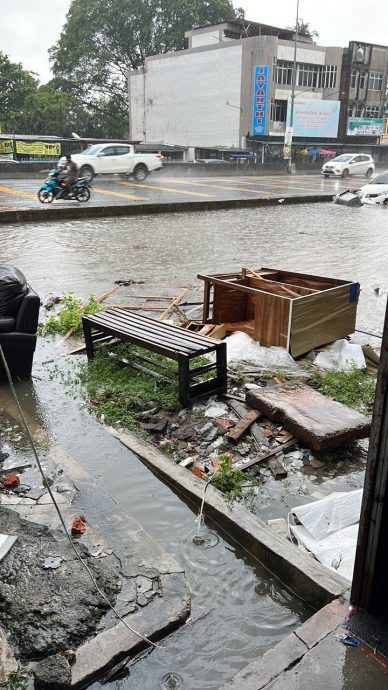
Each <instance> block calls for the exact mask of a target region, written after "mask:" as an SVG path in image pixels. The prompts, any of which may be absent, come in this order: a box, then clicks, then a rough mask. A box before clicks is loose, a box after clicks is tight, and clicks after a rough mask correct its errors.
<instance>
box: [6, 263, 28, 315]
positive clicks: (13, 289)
mask: <svg viewBox="0 0 388 690" xmlns="http://www.w3.org/2000/svg"><path fill="white" fill-rule="evenodd" d="M27 291H28V286H27V281H26V279H25V277H24V275H23V273H22V272H21V271H19V269H18V268H14V266H8V264H0V316H16V314H17V313H18V311H19V308H20V305H21V303H22V301H23V299H24V296H25V294H26V293H27Z"/></svg>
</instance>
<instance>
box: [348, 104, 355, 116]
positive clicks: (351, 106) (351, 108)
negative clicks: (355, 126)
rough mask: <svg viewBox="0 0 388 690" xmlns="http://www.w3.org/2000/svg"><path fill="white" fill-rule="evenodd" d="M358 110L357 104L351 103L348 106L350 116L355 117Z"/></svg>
mask: <svg viewBox="0 0 388 690" xmlns="http://www.w3.org/2000/svg"><path fill="white" fill-rule="evenodd" d="M355 112H356V106H355V105H349V106H348V117H354V115H355Z"/></svg>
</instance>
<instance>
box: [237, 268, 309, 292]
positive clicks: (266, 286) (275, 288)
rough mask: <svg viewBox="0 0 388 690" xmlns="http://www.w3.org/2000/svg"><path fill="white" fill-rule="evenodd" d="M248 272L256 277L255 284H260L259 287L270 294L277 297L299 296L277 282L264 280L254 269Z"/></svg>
mask: <svg viewBox="0 0 388 690" xmlns="http://www.w3.org/2000/svg"><path fill="white" fill-rule="evenodd" d="M247 270H248V271H249V272H250V273H251V274H252V275H253V276H254V277H255V282H256V283H258V287H262V288H263V290H268V292H273V293H274V294H276V295H285V296H291V297H298V294H297V293H296V292H293V291H292V290H290V289H289V288H286V287H283V286H282V285H280V284H279V283H277V282H275V281H270V280H267V279H266V278H263V277H262V276H261V275H259V274H258V273H256V271H254V270H253V268H247ZM253 287H255V286H253Z"/></svg>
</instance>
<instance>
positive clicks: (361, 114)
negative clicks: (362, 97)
mask: <svg viewBox="0 0 388 690" xmlns="http://www.w3.org/2000/svg"><path fill="white" fill-rule="evenodd" d="M356 117H364V106H363V105H358V106H357V108H356Z"/></svg>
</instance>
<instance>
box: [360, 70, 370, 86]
mask: <svg viewBox="0 0 388 690" xmlns="http://www.w3.org/2000/svg"><path fill="white" fill-rule="evenodd" d="M367 76H368V75H367V73H366V72H360V81H359V83H358V86H359V88H360V89H364V88H365V79H366V77H367Z"/></svg>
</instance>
